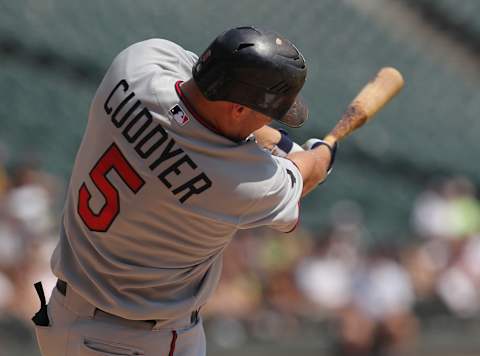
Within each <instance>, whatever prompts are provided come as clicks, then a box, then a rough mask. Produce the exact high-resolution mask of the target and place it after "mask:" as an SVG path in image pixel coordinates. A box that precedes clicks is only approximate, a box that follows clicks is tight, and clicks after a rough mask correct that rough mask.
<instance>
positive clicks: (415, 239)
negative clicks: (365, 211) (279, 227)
mask: <svg viewBox="0 0 480 356" xmlns="http://www.w3.org/2000/svg"><path fill="white" fill-rule="evenodd" d="M406 223H409V224H410V227H408V226H406V230H407V231H410V233H411V236H410V237H408V238H407V237H390V238H385V239H382V240H381V241H378V240H372V239H371V236H369V233H368V230H367V228H366V227H365V226H364V225H363V223H362V212H361V210H360V208H359V207H358V206H357V205H355V204H354V203H352V202H339V203H338V204H337V206H335V207H334V209H332V218H331V226H330V228H328V229H325V230H323V231H319V232H318V233H316V234H312V233H311V232H309V233H307V232H301V231H297V232H296V233H294V234H293V235H285V236H279V235H278V234H274V233H272V232H268V231H263V230H262V231H250V232H244V233H242V234H240V235H239V236H238V238H236V239H235V240H234V241H233V243H232V245H231V247H230V248H229V249H228V250H227V252H226V255H225V260H224V264H225V266H224V269H225V271H224V274H223V279H222V281H221V284H220V286H219V288H218V290H217V293H216V294H215V297H214V299H213V300H212V302H211V303H209V304H208V305H207V307H206V310H205V311H204V315H205V316H206V318H207V320H210V327H211V329H212V330H211V332H212V333H213V334H212V335H213V338H214V340H215V342H217V343H218V344H219V345H222V346H223V347H225V348H228V347H235V346H238V345H241V344H242V343H244V342H245V341H246V340H247V339H249V338H252V337H253V338H255V339H259V340H263V339H267V340H269V341H275V340H285V339H288V338H290V339H291V340H293V339H295V338H296V337H298V336H299V335H304V334H305V332H306V330H310V331H312V330H313V332H314V333H317V337H318V338H321V339H323V340H324V345H323V346H324V347H326V348H327V350H328V351H329V354H332V355H345V356H352V355H355V356H363V355H406V354H409V353H410V352H414V351H413V350H415V348H416V346H417V343H418V340H419V339H420V338H421V337H422V331H425V330H426V329H427V328H428V329H430V328H431V327H432V325H435V324H438V323H439V322H440V321H443V322H444V323H445V320H447V321H446V323H447V324H448V323H449V325H450V326H449V327H450V329H452V328H454V327H455V326H456V325H463V324H468V323H469V322H471V321H474V322H477V321H478V322H480V295H479V294H480V263H478V261H480V201H479V199H478V195H477V192H476V190H475V186H474V185H473V184H472V182H470V181H469V180H468V179H466V178H463V177H453V178H445V179H439V180H438V181H435V182H433V183H432V184H431V186H429V187H427V189H426V190H425V191H424V192H422V193H421V194H420V195H419V196H418V198H417V200H416V201H415V202H413V204H412V212H411V221H410V222H406ZM454 320H456V321H459V324H455V323H452V321H454ZM462 323H463V324H462ZM207 325H208V324H207ZM476 325H478V324H476ZM456 332H457V333H462V330H456Z"/></svg>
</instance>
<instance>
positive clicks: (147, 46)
mask: <svg viewBox="0 0 480 356" xmlns="http://www.w3.org/2000/svg"><path fill="white" fill-rule="evenodd" d="M129 53H135V54H139V53H141V54H142V55H143V58H144V59H145V60H147V61H148V60H149V59H154V60H158V59H161V60H162V61H168V60H169V59H170V60H171V61H173V62H185V64H186V65H187V66H189V67H191V66H193V64H194V63H195V62H196V61H197V59H198V56H197V55H196V54H195V53H193V52H191V51H188V50H186V49H185V48H183V47H182V46H180V45H179V44H177V43H175V42H173V41H170V40H167V39H163V38H150V39H147V40H143V41H140V42H136V43H133V44H131V45H130V46H128V47H127V48H125V49H124V50H123V51H122V52H121V53H120V55H128V54H129Z"/></svg>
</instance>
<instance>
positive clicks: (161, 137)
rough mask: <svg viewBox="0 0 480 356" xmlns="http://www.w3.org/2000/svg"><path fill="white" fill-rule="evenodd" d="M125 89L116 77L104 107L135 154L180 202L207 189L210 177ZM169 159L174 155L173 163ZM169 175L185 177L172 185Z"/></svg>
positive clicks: (209, 184) (127, 87) (126, 85)
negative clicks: (116, 82) (116, 81)
mask: <svg viewBox="0 0 480 356" xmlns="http://www.w3.org/2000/svg"><path fill="white" fill-rule="evenodd" d="M129 88H130V85H129V84H128V82H127V81H126V80H125V79H122V80H120V81H119V82H118V84H117V85H115V87H114V88H113V89H112V91H111V92H110V94H109V95H108V97H107V99H106V100H105V103H104V109H105V112H106V113H107V115H108V116H109V117H110V118H111V122H112V123H113V125H114V126H115V127H116V128H117V129H120V130H121V134H122V136H123V137H124V138H125V139H126V140H127V141H128V143H130V144H131V145H132V147H133V149H134V151H135V152H136V154H137V155H138V157H140V158H141V159H142V160H145V162H146V164H147V165H148V167H149V168H150V170H151V171H152V172H153V173H154V174H156V175H157V177H158V179H159V180H160V181H161V182H162V183H163V184H164V185H165V187H167V188H168V189H169V190H170V191H171V192H172V193H173V194H174V195H175V196H177V197H178V199H179V201H180V202H181V203H182V204H183V203H184V202H185V201H187V199H189V198H190V197H192V196H193V195H197V194H201V193H203V192H204V191H206V190H207V189H209V188H210V187H211V186H212V181H211V180H210V178H208V176H207V175H206V174H205V173H204V172H199V170H198V169H197V168H198V166H197V164H196V163H195V162H194V161H193V160H192V159H191V158H190V157H189V156H188V155H187V154H186V153H185V152H184V150H183V149H182V148H180V147H179V146H178V144H177V143H176V142H175V140H174V139H173V138H171V137H170V136H169V135H168V132H167V131H166V130H165V129H164V128H163V127H162V126H161V125H160V124H158V123H155V122H154V120H153V118H152V114H151V112H150V111H149V110H148V109H147V108H146V107H145V106H144V105H143V104H142V102H141V101H140V100H139V99H136V100H135V92H134V91H131V90H129ZM114 103H118V104H114ZM134 112H137V113H136V115H133V113H134ZM172 158H175V160H174V161H173V163H171V159H172ZM167 161H168V162H167ZM172 175H176V176H177V177H178V178H185V180H183V182H182V183H180V184H178V185H176V186H174V184H173V183H172V177H174V176H172ZM176 181H178V179H177V180H176Z"/></svg>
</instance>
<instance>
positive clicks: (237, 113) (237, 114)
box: [230, 103, 247, 120]
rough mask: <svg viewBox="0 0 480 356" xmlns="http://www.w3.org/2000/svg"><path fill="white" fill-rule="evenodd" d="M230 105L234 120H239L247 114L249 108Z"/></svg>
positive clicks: (234, 104)
mask: <svg viewBox="0 0 480 356" xmlns="http://www.w3.org/2000/svg"><path fill="white" fill-rule="evenodd" d="M230 105H231V107H230V110H231V115H232V118H234V119H237V120H238V119H240V118H242V117H243V116H244V115H245V114H246V113H247V108H246V107H245V106H243V105H240V104H236V103H231V104H230Z"/></svg>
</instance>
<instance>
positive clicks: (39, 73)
mask: <svg viewBox="0 0 480 356" xmlns="http://www.w3.org/2000/svg"><path fill="white" fill-rule="evenodd" d="M479 14H480V2H479V1H478V0H461V1H458V0H320V1H314V0H297V1H292V2H286V1H276V0H263V1H253V0H244V1H236V2H233V1H221V0H209V1H200V0H183V1H174V0H163V1H158V0H157V1H153V0H136V1H135V2H133V1H128V0H116V1H112V0H110V1H108V0H102V1H98V0H95V1H94V0H83V1H75V2H73V1H61V0H15V1H12V0H10V1H9V0H0V98H1V105H0V124H1V125H0V356H4V355H9V356H12V355H14V356H16V355H19V356H21V355H30V356H32V355H33V356H35V355H39V353H38V351H37V348H36V344H35V341H34V338H33V335H32V325H31V322H30V320H29V319H30V317H31V316H32V315H33V313H34V312H35V311H36V309H37V307H38V301H37V299H36V296H35V295H34V291H33V287H32V283H33V282H34V281H37V280H42V281H43V282H44V285H46V286H47V289H50V288H51V287H52V286H53V283H54V281H55V280H54V279H53V277H52V276H51V274H50V271H49V257H50V254H51V251H52V249H53V246H54V245H55V243H56V241H57V239H58V235H57V230H58V224H59V221H60V216H61V209H62V204H63V198H64V193H65V188H66V184H67V182H68V177H69V172H70V169H71V167H72V164H73V160H74V157H75V152H76V150H77V148H78V146H79V143H80V139H81V137H82V134H83V130H84V128H85V125H86V118H87V112H88V109H89V102H90V100H91V98H92V97H93V94H94V92H95V90H96V87H97V85H98V84H99V82H100V81H101V78H102V76H103V73H104V72H105V71H106V69H107V67H108V65H109V64H110V62H111V61H112V59H113V58H114V56H115V55H116V54H117V53H118V52H119V51H121V50H122V49H123V48H125V47H127V46H128V45H130V44H132V43H134V42H137V41H140V40H143V39H147V38H152V37H163V38H167V39H170V40H172V41H175V42H177V43H179V44H180V45H181V46H183V47H184V48H187V49H189V50H192V51H194V52H196V53H200V52H201V51H202V50H203V49H204V48H205V47H206V46H207V45H208V44H209V43H210V41H211V40H212V39H213V38H214V37H215V36H216V35H218V34H219V33H220V32H222V31H223V30H225V29H227V28H230V27H233V26H237V25H246V24H256V25H261V26H264V27H268V28H271V29H274V30H276V31H278V32H280V33H282V34H284V35H285V36H286V37H287V38H289V39H291V40H292V41H293V42H294V43H295V44H296V45H297V47H299V49H300V50H301V51H302V52H303V54H304V55H305V57H306V58H307V61H308V66H309V74H308V78H307V82H306V85H305V88H304V90H303V94H304V97H305V98H306V100H307V101H308V103H309V105H310V113H311V118H310V120H309V122H308V123H307V124H306V125H305V126H304V127H303V128H301V129H299V130H296V131H291V132H290V133H291V135H292V136H293V137H294V139H295V140H296V141H298V142H304V141H305V140H306V139H308V138H310V137H311V136H316V137H322V136H323V135H324V134H325V133H327V131H328V130H329V129H330V128H331V127H333V125H334V124H335V123H336V121H337V120H338V118H339V117H340V115H341V114H342V112H343V110H344V109H345V108H346V106H347V105H348V103H349V102H350V101H351V99H352V98H353V97H354V96H355V94H356V93H357V92H358V90H359V89H360V88H361V87H362V86H363V85H364V84H365V83H366V82H367V81H368V80H369V79H371V78H372V77H373V75H374V74H375V73H376V72H377V70H378V69H379V68H380V67H382V66H387V65H388V66H394V67H397V68H398V69H399V70H400V71H401V72H402V73H403V75H404V77H405V80H406V86H405V88H404V90H403V92H402V93H401V94H400V95H399V96H398V97H397V98H396V99H394V101H393V102H391V103H390V104H389V105H388V106H387V107H386V108H385V109H384V110H383V111H382V112H381V113H380V114H379V115H378V117H377V119H376V120H374V121H373V122H371V123H369V124H368V126H367V127H365V128H363V129H361V130H360V131H358V132H357V133H355V135H353V136H352V137H350V138H348V139H347V140H346V141H345V142H342V143H341V145H340V147H339V152H338V156H337V162H336V165H335V169H334V172H333V173H332V174H331V176H330V178H329V180H328V181H327V182H326V183H325V184H323V185H322V186H320V187H319V188H317V190H316V191H315V192H314V193H313V194H311V195H310V196H308V197H307V198H306V199H304V201H303V204H302V222H301V225H300V227H299V228H298V229H297V230H296V231H295V232H294V233H293V234H290V235H279V234H276V233H273V232H272V231H269V230H254V231H247V232H242V233H241V234H239V236H238V237H237V238H236V239H235V240H234V241H233V243H232V246H231V247H230V248H229V250H227V252H226V258H225V270H224V274H223V277H222V282H221V284H220V286H219V288H218V290H217V292H216V294H215V296H214V298H213V300H212V301H211V302H210V303H209V304H208V305H207V307H206V308H205V311H204V319H205V320H206V323H205V325H206V329H207V338H208V350H209V355H214V356H215V355H245V354H248V355H291V354H293V353H296V354H301V355H345V356H350V355H355V356H363V355H427V356H428V355H445V356H462V355H479V354H480V288H479V287H480V202H479V192H478V189H479V188H480V169H479V164H478V159H479V153H480V149H479V144H478V137H479V136H480V120H479V119H478V117H479V115H480V90H479V89H480V86H479V84H480V17H479V16H478V15H479Z"/></svg>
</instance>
